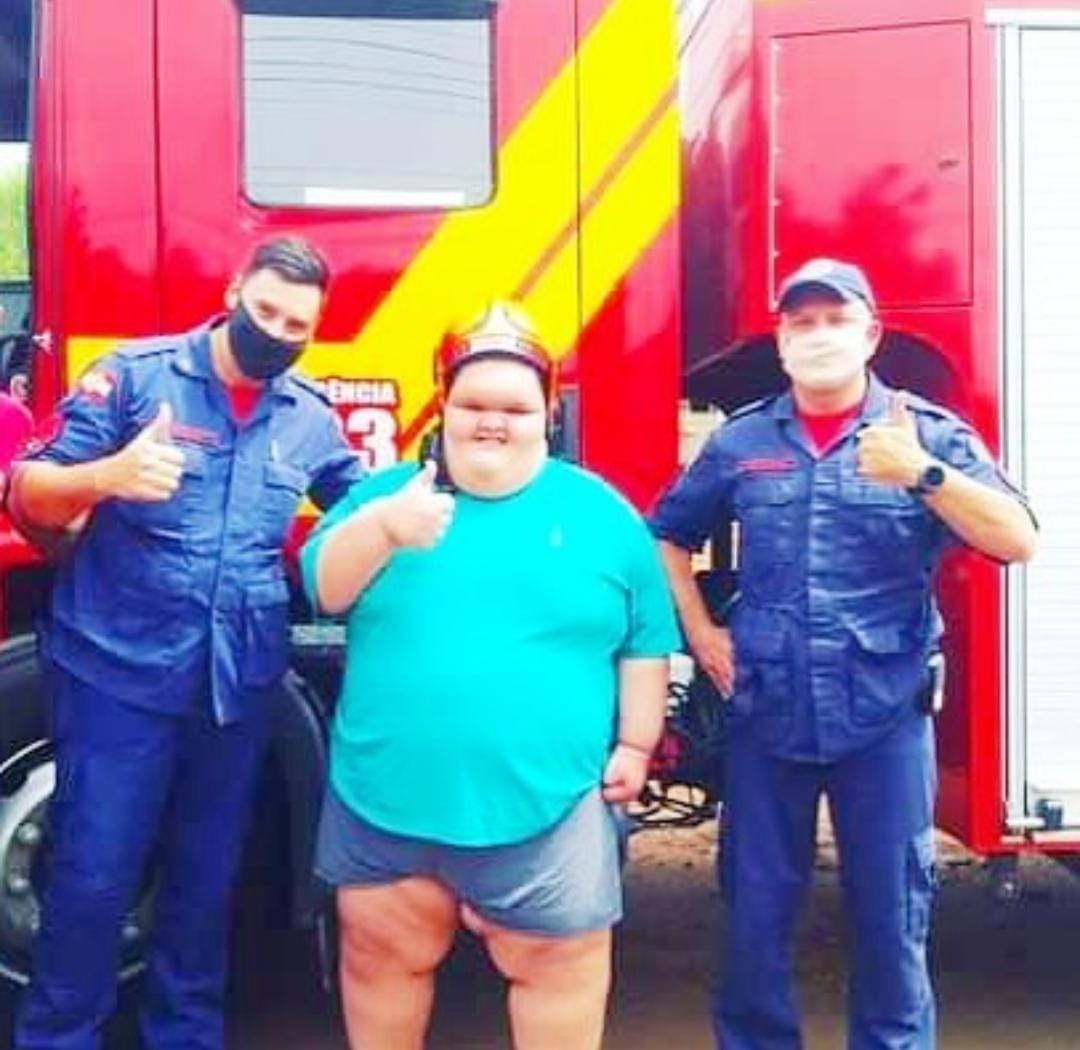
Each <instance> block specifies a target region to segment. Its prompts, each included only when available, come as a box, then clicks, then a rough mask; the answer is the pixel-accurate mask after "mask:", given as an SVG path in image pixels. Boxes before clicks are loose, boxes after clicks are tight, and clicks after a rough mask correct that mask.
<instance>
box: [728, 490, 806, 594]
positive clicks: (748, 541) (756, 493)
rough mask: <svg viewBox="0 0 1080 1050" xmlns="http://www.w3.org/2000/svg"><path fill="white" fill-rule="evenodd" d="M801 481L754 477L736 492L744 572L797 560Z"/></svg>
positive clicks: (736, 509)
mask: <svg viewBox="0 0 1080 1050" xmlns="http://www.w3.org/2000/svg"><path fill="white" fill-rule="evenodd" d="M798 497H799V478H798V477H795V476H779V477H777V476H773V475H764V476H751V477H747V478H743V479H742V480H740V481H739V483H738V485H737V486H736V489H735V511H736V515H737V517H738V519H739V530H740V537H741V544H742V560H741V564H742V567H743V569H746V570H749V571H750V572H751V573H753V572H755V571H756V569H757V568H759V567H761V568H764V567H766V566H768V565H770V564H771V565H774V566H775V565H776V564H778V563H779V564H786V563H788V562H791V561H792V560H794V558H795V555H796V540H797V538H798V530H797V519H798V514H799V506H800V504H799V499H798Z"/></svg>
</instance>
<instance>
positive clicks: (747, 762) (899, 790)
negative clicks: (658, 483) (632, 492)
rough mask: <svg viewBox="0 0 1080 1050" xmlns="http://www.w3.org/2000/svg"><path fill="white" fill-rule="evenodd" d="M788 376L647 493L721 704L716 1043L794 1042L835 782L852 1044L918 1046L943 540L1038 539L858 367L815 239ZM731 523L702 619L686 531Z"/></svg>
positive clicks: (926, 1002) (847, 280) (986, 469)
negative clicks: (799, 967)
mask: <svg viewBox="0 0 1080 1050" xmlns="http://www.w3.org/2000/svg"><path fill="white" fill-rule="evenodd" d="M779 303H780V318H779V324H778V328H777V333H776V335H777V347H778V350H779V354H780V360H781V363H782V365H783V367H784V370H785V371H786V372H787V373H788V376H789V378H790V379H791V389H790V391H789V392H787V393H784V394H783V395H781V396H779V397H776V398H773V399H770V400H767V401H764V402H759V403H756V404H753V405H751V406H749V407H747V408H744V409H743V410H741V411H739V412H736V413H734V414H733V415H732V416H731V417H730V418H729V419H728V420H726V421H725V423H724V424H723V425H722V426H721V427H720V428H719V429H718V430H717V431H716V432H715V433H713V434H712V435H711V437H710V438H709V440H708V441H707V443H706V445H705V446H704V447H703V449H702V451H701V453H700V455H699V456H698V458H697V459H696V460H695V461H694V462H693V463H692V464H691V465H690V467H689V468H688V469H687V470H686V472H685V473H684V474H683V475H682V476H681V477H680V478H679V479H678V480H677V481H676V482H675V483H674V485H673V486H672V487H671V489H670V490H669V491H668V492H667V493H666V494H665V495H664V496H663V497H662V499H661V500H660V502H659V504H658V506H657V507H656V509H655V512H654V514H653V519H652V520H653V526H654V531H655V533H656V535H657V536H658V537H659V539H660V546H661V551H662V554H663V558H664V562H665V566H666V568H667V570H668V575H669V578H670V581H671V584H672V588H673V591H674V593H675V597H676V602H677V605H678V607H679V613H680V618H681V620H682V623H683V627H684V629H685V633H686V635H687V639H688V642H689V644H690V647H691V649H692V650H693V652H694V654H695V657H696V659H697V661H698V663H699V664H700V666H701V667H702V668H703V669H704V670H705V672H706V673H708V674H709V675H710V677H711V678H712V679H713V681H714V682H715V683H716V685H717V687H718V689H719V690H720V692H721V693H722V694H723V695H724V696H725V698H726V699H727V702H728V704H729V707H728V711H729V725H730V729H731V733H730V754H729V756H728V760H729V764H728V768H727V774H726V800H725V808H724V817H723V822H722V832H721V833H722V850H721V856H722V860H721V872H720V875H721V884H722V887H723V891H724V897H725V900H726V903H727V906H728V916H727V934H726V950H725V952H724V955H725V960H724V971H725V976H724V979H723V982H722V985H721V986H720V988H719V989H718V993H717V996H716V1001H715V1006H714V1030H715V1035H716V1040H717V1044H718V1045H719V1046H722V1047H723V1048H724V1050H797V1048H799V1047H801V1046H802V1040H801V1035H800V1030H799V1020H798V1016H797V1012H796V1009H795V1004H794V998H793V988H792V937H793V927H794V923H795V920H796V917H797V912H798V908H799V904H800V902H801V900H802V898H803V896H804V893H805V890H806V888H807V884H808V881H809V877H810V873H811V871H812V864H813V856H814V848H815V829H816V816H817V810H818V802H819V799H820V798H821V797H822V796H825V797H826V798H827V799H828V802H829V807H830V811H831V815H832V819H833V825H834V828H835V833H836V838H837V844H838V848H839V853H840V861H841V869H842V877H843V888H844V893H845V901H846V905H847V909H848V912H849V916H850V920H851V927H852V932H853V959H852V965H851V987H850V996H849V1019H848V1046H849V1047H850V1048H851V1050H886V1048H888V1050H901V1048H903V1050H927V1048H930V1047H933V1046H934V1001H933V992H932V989H931V984H930V977H929V973H928V969H927V960H926V944H927V936H928V930H929V918H930V908H931V895H932V888H933V809H934V794H935V762H934V738H933V723H932V721H931V719H930V717H928V714H929V707H930V705H929V703H928V699H927V697H928V694H929V692H930V691H931V690H932V682H931V677H930V672H929V669H928V664H930V663H933V662H934V661H935V659H936V657H935V654H936V652H937V648H938V644H939V637H940V634H941V630H942V625H941V622H940V617H939V615H938V612H937V609H936V606H935V603H934V600H933V595H932V584H933V578H934V573H935V570H936V568H937V566H938V562H939V560H940V557H941V554H942V552H943V550H944V549H945V548H946V547H947V546H948V545H949V544H950V543H954V542H962V543H965V544H967V545H969V546H971V547H973V548H975V549H977V550H980V551H982V552H984V553H985V554H987V555H989V556H990V557H992V558H996V559H998V560H1000V561H1003V562H1005V561H1022V560H1026V559H1027V558H1029V557H1030V556H1031V554H1032V552H1033V550H1034V547H1035V527H1034V523H1033V521H1032V518H1031V516H1030V514H1029V513H1028V511H1027V509H1026V505H1025V501H1024V497H1023V496H1022V495H1021V494H1020V493H1019V492H1017V491H1016V489H1014V488H1013V487H1012V485H1011V484H1010V483H1009V482H1008V481H1007V480H1006V478H1005V477H1004V475H1003V474H1002V473H1001V472H1000V471H999V470H998V468H997V467H996V466H995V465H994V463H993V461H992V460H991V459H990V457H989V456H988V455H987V453H986V452H985V450H984V448H983V445H982V443H981V442H980V440H979V439H978V437H977V436H976V435H975V433H974V432H973V431H972V430H971V429H970V428H969V427H968V426H967V425H966V424H964V423H962V422H961V421H960V420H959V419H957V418H956V417H955V416H954V415H952V414H951V413H949V412H948V411H946V410H945V409H943V408H939V407H938V406H936V405H934V404H932V403H929V402H927V401H924V400H922V399H920V398H917V397H915V396H909V395H907V394H905V393H903V392H899V391H892V390H889V389H888V388H886V387H885V386H883V384H881V383H880V382H879V381H878V380H877V379H876V378H875V377H874V375H873V373H871V372H869V371H868V370H867V364H868V362H869V360H870V357H871V356H872V354H873V352H874V350H875V349H876V347H877V344H878V342H879V340H880V336H881V326H880V323H879V322H878V320H877V318H876V316H875V304H874V298H873V294H872V292H871V289H870V286H869V284H868V283H867V281H866V278H865V275H864V274H863V273H862V271H861V270H859V269H858V268H857V267H855V266H853V265H851V264H849V263H842V262H837V261H834V260H828V259H817V260H813V261H811V262H809V263H807V264H806V265H805V266H804V267H802V268H801V269H800V270H798V271H796V273H795V274H793V275H792V276H791V277H790V278H789V279H788V281H787V282H786V283H785V284H784V285H783V286H782V288H781V294H780V298H779ZM730 522H737V523H738V526H739V528H738V537H739V538H738V550H739V562H738V569H739V587H740V593H739V597H738V599H737V600H736V602H735V604H734V607H733V609H732V612H731V614H730V617H729V625H728V626H727V627H720V626H717V625H715V624H714V623H713V622H712V621H711V619H710V617H709V614H708V612H707V610H706V607H705V605H704V602H703V600H702V598H701V596H700V594H699V592H698V590H697V588H696V586H695V583H694V579H693V576H692V573H691V565H690V552H691V551H693V550H696V549H699V548H700V547H701V546H702V544H703V543H704V541H705V540H706V539H707V538H708V537H709V536H710V535H712V534H716V533H717V532H720V531H722V530H723V529H724V528H725V526H727V527H730V525H729V523H730Z"/></svg>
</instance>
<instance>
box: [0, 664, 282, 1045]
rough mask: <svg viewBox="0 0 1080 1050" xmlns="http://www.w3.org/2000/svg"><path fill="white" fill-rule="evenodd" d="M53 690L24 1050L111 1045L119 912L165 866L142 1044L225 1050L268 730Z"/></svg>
mask: <svg viewBox="0 0 1080 1050" xmlns="http://www.w3.org/2000/svg"><path fill="white" fill-rule="evenodd" d="M52 681H53V717H54V730H53V732H54V743H55V749H56V792H55V794H54V796H53V800H52V804H51V808H50V818H49V819H50V825H51V855H50V859H49V869H48V873H47V885H46V891H45V893H46V896H45V901H44V908H43V916H44V921H43V925H42V928H41V931H40V934H39V937H38V940H37V943H36V946H35V960H34V962H35V981H34V984H33V985H32V987H31V989H30V990H29V991H28V993H27V996H26V999H25V1001H24V1002H23V1004H22V1011H21V1015H20V1018H19V1025H18V1028H17V1034H16V1046H17V1048H18V1050H46V1048H47V1050H96V1048H97V1047H98V1046H99V1045H100V1031H101V1028H102V1026H103V1025H104V1023H105V1021H106V1019H107V1018H108V1016H109V1015H110V1013H111V1012H112V1010H113V1007H114V1004H115V998H116V974H117V967H118V963H119V959H120V947H121V926H122V923H123V917H124V916H125V915H126V914H127V913H128V911H130V909H131V908H132V907H133V905H134V904H135V901H136V898H137V897H138V895H139V892H140V889H141V888H142V886H143V882H144V878H145V877H146V876H147V875H148V874H149V873H150V868H149V867H148V865H149V864H150V862H151V861H156V862H157V863H156V864H155V867H154V869H153V870H154V871H155V872H156V873H157V875H156V877H157V880H158V881H157V883H156V891H155V896H154V905H153V933H152V938H151V945H150V954H149V960H148V962H149V965H148V971H147V973H146V975H145V980H146V985H147V986H146V989H145V995H144V997H143V1006H142V1013H141V1017H140V1028H141V1032H142V1038H143V1042H144V1045H145V1047H146V1048H147V1050H219V1048H220V1047H221V1046H222V1045H223V1043H224V1036H223V1032H222V1010H221V1006H222V1004H221V996H222V987H223V984H224V977H225V959H226V935H227V921H228V905H229V896H230V894H229V888H230V886H231V884H232V879H233V874H234V871H235V869H236V865H237V862H238V859H239V856H240V851H241V847H242V844H243V840H244V835H245V831H246V828H247V824H248V816H249V813H250V810H251V801H252V795H253V791H254V785H255V781H256V775H257V771H258V766H259V762H260V757H261V754H262V750H263V743H264V738H265V730H264V726H265V721H266V720H265V718H262V717H258V716H253V717H252V718H248V719H245V720H243V721H239V722H233V723H230V724H227V725H225V726H220V725H217V724H215V722H214V721H213V720H212V718H211V717H210V712H209V711H208V710H207V711H206V712H205V713H202V712H200V713H197V714H195V713H193V714H189V715H178V714H165V713H161V712H157V711H152V710H149V709H147V708H142V707H138V706H135V705H133V704H130V703H125V702H123V701H120V700H117V699H115V698H113V697H111V696H110V695H109V694H108V693H106V692H103V691H102V690H100V689H98V688H96V687H95V686H93V685H89V684H87V683H84V682H82V681H80V680H79V679H77V678H74V677H72V676H71V675H69V674H66V673H64V672H61V671H59V670H55V671H54V672H53V676H52ZM207 706H208V705H207ZM259 706H260V705H258V704H252V705H250V709H251V710H253V711H254V710H257V709H258V708H259ZM181 873H182V876H181Z"/></svg>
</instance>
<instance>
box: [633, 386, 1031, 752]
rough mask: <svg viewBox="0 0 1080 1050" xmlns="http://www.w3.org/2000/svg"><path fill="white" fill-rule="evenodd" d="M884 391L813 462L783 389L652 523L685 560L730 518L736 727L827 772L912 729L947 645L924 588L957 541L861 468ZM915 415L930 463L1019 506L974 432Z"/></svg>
mask: <svg viewBox="0 0 1080 1050" xmlns="http://www.w3.org/2000/svg"><path fill="white" fill-rule="evenodd" d="M890 393H891V392H890V391H889V389H888V388H886V387H885V386H883V385H882V384H881V383H880V382H879V381H878V380H877V379H876V378H875V377H874V376H872V375H871V376H870V383H869V388H868V391H867V395H866V398H865V400H864V403H863V407H862V410H861V413H860V416H859V418H857V419H856V420H855V421H854V423H853V424H852V425H851V426H850V427H849V429H848V430H847V431H846V432H845V433H844V435H843V436H842V438H841V440H839V441H838V442H837V443H836V444H834V445H833V447H832V448H831V449H829V451H828V452H827V453H826V454H825V455H824V456H821V457H820V458H818V456H817V454H816V452H815V450H814V448H813V446H812V444H811V442H810V440H809V438H808V437H807V436H806V434H805V432H804V430H803V428H802V425H801V424H800V422H799V420H798V417H797V413H796V409H795V404H794V400H793V398H792V396H791V394H790V393H787V394H784V395H782V396H780V397H777V398H773V399H770V400H767V401H764V402H758V403H755V404H754V405H750V406H748V407H747V408H744V409H742V410H740V411H739V412H736V413H734V414H733V415H732V416H731V417H730V418H729V419H728V420H727V421H726V422H725V423H724V424H722V425H721V426H720V427H719V428H718V429H717V430H716V431H715V432H714V433H713V434H712V435H711V436H710V438H709V440H708V442H707V443H706V445H705V447H704V448H703V449H702V451H701V454H700V455H699V456H698V458H697V459H696V460H695V461H694V462H693V463H692V464H691V466H690V467H689V468H688V469H687V470H686V471H685V473H684V474H683V475H682V476H681V477H680V478H679V479H678V480H677V481H676V482H675V484H674V485H673V486H672V487H671V488H670V489H669V490H668V492H667V493H666V494H665V495H664V496H663V497H662V499H661V500H660V502H659V504H658V505H657V507H656V509H655V511H654V512H653V514H652V516H651V523H652V527H653V531H654V533H655V534H656V535H657V536H658V537H660V538H661V539H664V540H667V541H668V542H670V543H673V544H676V545H677V546H680V547H683V548H685V549H687V550H697V549H700V547H701V546H702V544H703V543H704V542H705V540H706V539H708V537H709V536H710V535H712V534H713V533H714V532H716V531H718V530H720V529H723V528H724V527H726V526H727V525H728V524H729V523H730V522H731V521H736V522H738V526H739V529H738V537H739V540H738V551H739V560H738V569H739V587H740V599H739V601H738V602H737V603H736V605H735V607H734V610H733V612H732V616H731V622H730V627H731V631H732V637H733V640H734V644H735V662H736V681H735V693H734V696H733V697H732V706H731V717H732V720H733V728H735V729H737V728H738V727H739V726H740V725H744V726H749V727H750V728H752V730H753V732H754V733H755V735H756V736H757V737H758V739H760V740H761V742H762V743H763V744H765V745H766V746H767V747H768V749H769V750H770V751H771V752H772V753H774V754H777V755H779V756H782V757H787V758H794V759H801V760H809V761H831V760H834V759H836V758H839V757H842V756H843V755H845V754H848V753H851V752H853V751H855V750H857V749H860V748H862V747H865V746H867V745H868V744H870V743H872V742H873V741H875V740H877V739H879V738H880V737H882V736H883V735H884V734H886V733H887V732H889V731H890V730H891V729H892V728H894V727H895V726H896V725H897V724H898V723H899V722H900V721H902V720H903V719H904V718H905V717H910V716H911V715H912V713H913V712H914V711H915V710H916V698H917V696H918V693H919V691H920V689H921V688H922V686H923V684H924V682H925V675H926V660H927V657H928V655H929V654H930V652H932V651H933V650H934V648H935V647H936V646H937V645H938V639H939V637H940V635H941V618H940V616H939V614H938V611H937V607H936V604H935V602H934V598H933V593H932V587H933V578H934V573H935V571H936V569H937V567H938V564H939V562H940V560H941V555H942V553H943V551H944V549H945V548H946V547H947V546H948V545H949V544H950V543H953V542H957V538H956V537H955V535H954V534H953V533H952V532H951V531H950V530H949V529H948V528H947V526H946V525H945V524H944V523H943V522H942V521H941V519H939V518H938V517H937V516H936V515H934V514H933V513H932V512H931V511H930V509H929V508H928V507H927V506H926V504H925V503H924V502H923V501H922V500H921V499H920V498H919V497H918V496H915V495H913V494H911V493H910V492H908V491H907V490H906V489H904V488H902V487H900V486H897V485H885V484H880V483H878V482H874V481H870V480H868V479H867V478H864V477H861V476H860V475H859V474H858V472H857V470H856V433H857V432H858V429H859V427H860V426H862V425H865V424H867V423H872V422H878V421H881V420H882V419H883V418H885V417H886V416H887V415H888V405H889V397H890ZM909 409H910V411H911V414H912V415H913V416H914V418H915V421H916V425H917V427H918V431H919V439H920V441H921V442H922V445H923V447H924V448H926V449H927V451H928V452H929V453H930V454H931V455H933V456H935V457H936V458H937V459H939V460H941V461H942V462H945V463H948V464H950V465H951V466H953V467H955V468H956V469H957V470H960V471H962V472H963V473H965V474H967V475H968V476H970V477H972V478H975V479H976V480H978V481H981V482H984V483H986V484H988V485H992V486H993V487H995V488H997V489H1000V490H1002V491H1006V492H1010V493H1012V494H1014V495H1016V496H1017V498H1018V499H1021V500H1022V501H1023V499H1024V497H1023V496H1022V495H1021V494H1020V493H1019V492H1017V490H1016V489H1015V488H1014V487H1013V486H1012V484H1011V483H1010V482H1009V481H1008V479H1007V478H1006V477H1005V476H1004V474H1003V473H1002V472H1001V471H1000V470H999V469H998V467H997V466H996V465H995V464H994V462H993V460H992V459H991V458H990V456H989V455H988V453H987V452H986V450H985V448H984V446H983V444H982V442H981V441H980V440H979V438H978V436H977V435H976V434H975V433H974V431H972V429H971V428H970V427H969V426H967V424H965V423H963V422H962V421H961V420H960V419H958V418H957V417H956V416H954V415H953V414H952V413H950V412H948V411H947V410H946V409H943V408H940V407H938V406H937V405H934V404H932V403H930V402H928V401H925V400H923V399H921V398H917V397H914V396H911V397H909Z"/></svg>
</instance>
